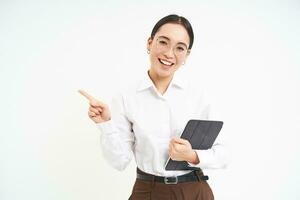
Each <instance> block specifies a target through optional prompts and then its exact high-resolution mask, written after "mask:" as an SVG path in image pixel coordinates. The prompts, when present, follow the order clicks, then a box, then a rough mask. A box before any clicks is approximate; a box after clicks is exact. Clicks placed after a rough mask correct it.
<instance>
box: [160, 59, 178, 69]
mask: <svg viewBox="0 0 300 200" xmlns="http://www.w3.org/2000/svg"><path fill="white" fill-rule="evenodd" d="M158 61H159V62H160V63H161V64H163V65H165V66H168V67H171V66H173V65H174V63H172V62H170V61H167V60H163V59H160V58H159V59H158Z"/></svg>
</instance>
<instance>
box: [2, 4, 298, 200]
mask: <svg viewBox="0 0 300 200" xmlns="http://www.w3.org/2000/svg"><path fill="white" fill-rule="evenodd" d="M171 13H177V14H179V15H183V16H185V17H186V18H188V19H189V20H190V21H191V23H192V25H193V28H194V32H195V43H194V47H193V49H192V54H191V56H190V58H189V60H188V62H187V64H186V65H185V66H184V70H185V71H186V72H187V73H188V74H190V76H191V78H192V79H194V80H195V81H196V82H195V84H199V87H203V88H205V89H206V90H207V91H208V92H209V94H210V96H211V99H212V101H213V102H215V105H216V107H215V108H216V109H217V110H218V111H219V112H221V113H222V114H223V117H224V118H223V119H224V122H225V124H224V126H225V127H226V132H224V134H226V140H227V141H228V145H229V148H230V150H231V154H232V162H231V164H230V165H229V167H228V169H226V170H214V171H206V173H207V174H208V175H210V180H209V184H210V185H211V187H212V189H213V190H214V193H215V197H216V199H217V200H226V199H227V200H241V199H243V200H248V199H249V200H253V199H263V200H266V199H270V200H279V199H284V200H286V199H288V200H296V199H300V192H299V190H298V189H299V181H300V172H299V169H300V161H299V153H300V147H299V133H300V128H299V126H300V114H299V113H300V105H299V102H300V56H299V54H300V39H299V38H300V37H299V35H300V3H299V1H296V0H295V1H284V0H282V1H258V0H257V1H234V0H226V1H208V0H207V1H182V0H181V1H177V0H172V1H164V2H160V1H158V0H152V1H124V2H118V1H106V2H103V1H101V0H98V1H82V2H80V1H34V0H30V1H26V2H25V1H18V0H15V1H5V0H4V1H3V0H2V1H1V2H0V89H1V90H0V92H1V100H0V101H1V104H0V113H1V115H0V116H1V118H0V124H1V126H0V128H1V129H0V199H1V200H17V199H24V200H25V199H26V200H27V199H30V200H40V199H43V200H53V199H55V200H82V199H89V200H94V199H95V200H96V199H127V198H128V196H129V194H130V192H131V189H132V185H133V183H134V179H135V167H136V166H135V162H134V161H132V162H131V164H130V165H129V166H128V167H127V168H126V170H125V171H123V172H118V171H116V170H114V169H113V168H111V167H110V166H109V165H108V164H107V163H106V162H105V160H104V159H103V157H102V154H101V150H100V146H99V138H100V137H99V136H100V134H101V132H100V131H99V130H98V129H97V128H96V126H95V124H94V123H93V122H92V121H91V120H90V119H89V118H88V117H87V109H88V102H87V101H86V100H85V99H84V98H83V97H82V96H80V95H79V94H78V93H77V90H78V89H85V90H86V91H88V92H90V93H91V94H93V95H94V96H95V97H97V98H99V99H101V100H103V101H105V102H109V101H110V99H111V97H112V95H114V94H115V93H116V92H117V91H118V90H120V89H122V88H123V87H125V86H126V85H128V84H130V83H131V82H132V81H134V80H137V79H139V77H140V75H141V73H143V72H145V70H147V69H148V67H149V61H148V54H147V53H146V40H147V38H148V36H149V35H150V32H151V30H152V27H153V26H154V24H155V23H156V22H157V21H158V20H159V19H160V18H161V17H163V16H165V15H167V14H171ZM197 78H199V80H196V79H197ZM224 130H225V129H224Z"/></svg>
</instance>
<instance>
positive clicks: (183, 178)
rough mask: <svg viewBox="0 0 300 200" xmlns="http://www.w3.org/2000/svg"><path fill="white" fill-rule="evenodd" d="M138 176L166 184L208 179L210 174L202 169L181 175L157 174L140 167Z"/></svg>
mask: <svg viewBox="0 0 300 200" xmlns="http://www.w3.org/2000/svg"><path fill="white" fill-rule="evenodd" d="M136 178H137V179H138V180H143V181H150V182H152V181H154V182H159V183H164V184H177V183H183V182H192V181H206V180H208V176H206V175H204V174H203V172H202V171H201V170H194V171H192V172H190V173H187V174H184V175H180V176H156V175H152V174H148V173H146V172H143V171H142V170H140V169H139V168H137V176H136Z"/></svg>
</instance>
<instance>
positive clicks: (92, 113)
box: [88, 111, 97, 117]
mask: <svg viewBox="0 0 300 200" xmlns="http://www.w3.org/2000/svg"><path fill="white" fill-rule="evenodd" d="M88 114H89V117H96V116H97V114H96V113H94V112H91V111H89V112H88Z"/></svg>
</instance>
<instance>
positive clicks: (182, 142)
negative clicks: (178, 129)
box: [172, 137, 188, 144]
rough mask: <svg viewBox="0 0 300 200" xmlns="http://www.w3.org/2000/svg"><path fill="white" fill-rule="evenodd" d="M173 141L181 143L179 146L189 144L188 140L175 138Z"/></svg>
mask: <svg viewBox="0 0 300 200" xmlns="http://www.w3.org/2000/svg"><path fill="white" fill-rule="evenodd" d="M172 140H173V142H175V143H179V144H187V142H188V141H187V140H185V139H182V138H176V137H175V138H173V139H172Z"/></svg>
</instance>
